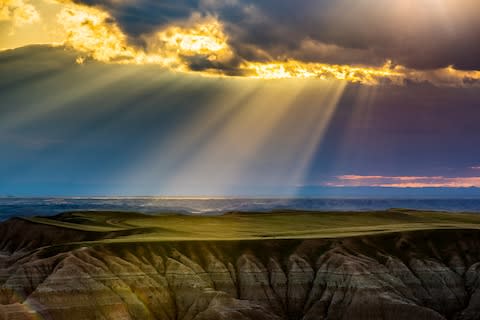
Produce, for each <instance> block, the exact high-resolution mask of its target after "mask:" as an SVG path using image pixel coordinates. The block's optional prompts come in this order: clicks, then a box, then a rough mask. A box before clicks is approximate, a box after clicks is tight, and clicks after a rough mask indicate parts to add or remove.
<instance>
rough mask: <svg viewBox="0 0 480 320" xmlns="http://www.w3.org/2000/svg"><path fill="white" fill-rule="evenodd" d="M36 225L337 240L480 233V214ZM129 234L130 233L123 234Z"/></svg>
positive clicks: (93, 219) (82, 220) (146, 218)
mask: <svg viewBox="0 0 480 320" xmlns="http://www.w3.org/2000/svg"><path fill="white" fill-rule="evenodd" d="M25 219H27V220H29V221H32V222H37V223H42V224H48V225H53V226H57V227H61V228H67V229H75V230H83V231H89V232H101V233H109V232H115V231H130V232H129V233H128V234H129V235H126V236H125V235H123V236H118V235H116V234H115V233H112V235H111V236H108V235H107V236H106V237H105V238H106V239H102V240H101V242H139V241H182V240H255V239H298V238H337V237H352V236H360V235H369V234H380V233H389V232H404V231H414V230H429V229H480V215H477V214H466V213H457V214H452V213H441V212H424V211H409V210H402V209H392V210H389V211H378V212H363V213H359V212H294V211H292V212H272V213H229V214H226V215H222V216H187V215H178V214H172V215H143V214H138V213H126V212H123V213H122V212H71V213H64V214H61V215H58V216H54V217H33V218H25ZM122 234H125V233H122Z"/></svg>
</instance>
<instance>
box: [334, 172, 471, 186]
mask: <svg viewBox="0 0 480 320" xmlns="http://www.w3.org/2000/svg"><path fill="white" fill-rule="evenodd" d="M327 185H328V186H333V187H394V188H427V187H438V188H440V187H445V188H469V187H480V177H443V176H363V175H342V176H338V177H336V180H335V181H331V182H328V183H327Z"/></svg>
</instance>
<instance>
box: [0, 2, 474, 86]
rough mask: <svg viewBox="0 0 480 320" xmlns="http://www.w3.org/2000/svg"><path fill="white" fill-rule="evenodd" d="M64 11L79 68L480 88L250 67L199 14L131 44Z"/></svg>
mask: <svg viewBox="0 0 480 320" xmlns="http://www.w3.org/2000/svg"><path fill="white" fill-rule="evenodd" d="M0 1H2V2H0V4H1V7H0V19H3V20H5V19H16V20H15V21H17V22H15V23H17V24H22V23H29V22H33V21H36V20H38V19H39V14H38V12H37V11H36V10H35V8H34V7H33V6H32V5H31V4H29V3H26V2H24V1H26V0H0ZM56 3H57V4H58V5H60V6H61V9H60V10H59V13H58V14H57V19H56V22H55V23H56V25H55V27H56V28H58V27H60V29H62V30H63V32H61V33H59V34H61V35H62V36H61V37H62V38H61V39H59V40H60V42H63V43H64V45H66V46H68V47H71V48H73V49H75V50H77V51H78V52H80V53H81V56H80V57H79V58H78V59H77V62H78V63H84V62H86V60H85V59H86V58H90V59H94V60H97V61H101V62H105V63H124V64H154V65H159V66H161V67H165V68H170V69H172V70H175V71H181V72H194V71H195V70H196V71H195V72H199V73H201V74H203V75H212V74H214V75H231V74H235V75H237V76H244V77H251V78H261V79H298V78H313V79H337V80H342V81H347V82H352V83H361V84H365V85H377V84H380V83H389V84H395V85H403V84H404V83H405V82H407V81H411V82H429V83H432V84H434V85H437V86H451V87H465V86H479V85H480V71H461V70H456V69H455V68H454V67H447V68H443V69H436V70H415V69H408V68H405V67H403V66H400V65H393V64H392V63H391V62H390V61H386V62H385V64H384V65H382V66H377V67H372V66H362V65H340V64H326V63H316V62H306V61H299V60H295V59H289V58H288V57H286V58H284V59H283V58H282V59H281V60H278V59H277V60H276V59H275V58H272V59H266V60H265V61H262V62H260V61H249V60H245V59H242V58H241V57H239V56H236V53H235V51H234V49H233V48H232V46H231V45H230V44H229V38H228V35H227V34H226V33H225V31H224V26H223V24H222V22H221V21H220V20H218V18H216V17H214V16H202V15H200V14H194V15H192V16H191V17H190V18H189V19H186V20H184V21H175V22H173V23H171V24H170V25H167V26H164V27H162V28H160V29H158V30H155V31H153V32H151V33H148V34H143V35H142V36H141V38H140V39H137V40H141V41H143V44H142V45H141V46H140V45H138V44H137V43H138V41H137V42H136V44H132V42H131V41H129V39H128V36H127V35H126V34H125V33H124V32H123V30H122V29H121V28H120V27H119V25H118V24H117V23H116V22H115V19H113V17H112V16H111V15H110V14H109V13H108V12H106V11H104V10H102V9H101V8H99V7H90V6H87V5H81V4H75V3H72V2H70V1H69V0H61V1H57V2H56Z"/></svg>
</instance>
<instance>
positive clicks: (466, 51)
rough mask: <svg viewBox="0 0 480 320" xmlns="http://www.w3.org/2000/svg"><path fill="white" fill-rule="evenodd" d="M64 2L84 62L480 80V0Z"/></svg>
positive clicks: (370, 79)
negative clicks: (85, 60) (479, 31)
mask: <svg viewBox="0 0 480 320" xmlns="http://www.w3.org/2000/svg"><path fill="white" fill-rule="evenodd" d="M4 1H5V0H4ZM7 1H9V2H12V1H14V0H7ZM15 1H16V3H17V2H18V3H20V2H21V1H20V0H15ZM37 1H45V0H37ZM58 3H59V4H60V5H61V6H62V8H61V10H60V12H59V13H58V15H57V23H58V25H60V26H61V27H62V28H63V29H64V30H65V35H66V36H65V39H62V40H63V42H64V43H65V44H67V45H68V46H71V47H73V48H75V49H76V50H79V51H80V52H83V53H84V54H85V57H83V58H82V59H80V60H79V61H84V58H88V57H90V58H93V59H95V60H99V61H103V62H117V63H136V64H145V63H152V64H159V65H162V66H164V67H169V68H171V69H174V70H179V71H195V72H202V73H205V74H221V75H235V76H247V77H257V78H321V79H340V80H347V81H350V82H358V83H363V84H379V83H393V84H405V83H407V82H430V83H432V84H434V85H438V86H455V87H462V86H478V85H480V83H479V80H480V71H479V70H480V58H479V57H480V43H479V42H478V41H477V40H478V39H477V36H478V34H477V32H475V30H479V29H480V20H479V19H477V16H476V13H477V12H479V10H480V4H479V3H478V1H476V0H456V1H454V0H416V1H413V0H406V1H405V0H392V1H387V2H385V1H382V2H378V1H373V0H359V1H355V2H354V3H352V1H348V0H337V1H333V0H321V1H318V0H315V1H314V0H300V1H289V0H276V1H273V0H257V1H251V0H224V1H220V0H182V1H174V0H166V1H155V0H75V1H74V2H71V1H70V0H59V2H58ZM28 6H31V5H30V4H26V3H24V5H23V7H24V8H27V7H28ZM29 8H30V7H29ZM32 8H33V7H32ZM30 9H31V8H30ZM30 11H31V10H30Z"/></svg>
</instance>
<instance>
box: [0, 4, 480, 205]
mask: <svg viewBox="0 0 480 320" xmlns="http://www.w3.org/2000/svg"><path fill="white" fill-rule="evenodd" d="M478 12H480V3H479V2H478V1H477V0H455V1H454V0H415V1H413V0H391V1H379V0H376V1H375V0H358V1H355V2H353V1H347V0H336V1H333V0H316V1H314V0H299V1H287V0H275V1H274V0H257V1H250V0H223V1H220V0H182V1H173V0H166V1H156V0H75V1H73V0H0V101H1V103H0V195H29V196H32V195H39V196H45V195H70V196H75V195H216V196H222V195H229V196H232V195H233V196H235V195H237V196H244V195H248V196H264V195H265V196H276V195H281V196H302V195H309V196H321V195H322V194H324V193H325V192H326V191H325V190H331V189H334V190H336V193H335V194H336V195H337V194H339V195H341V194H342V193H341V192H342V191H341V190H345V194H349V195H351V194H352V193H351V190H354V189H355V188H358V189H359V190H360V189H361V190H363V191H362V192H363V194H367V195H369V196H370V195H374V194H375V193H378V192H380V193H382V194H384V190H388V192H389V193H388V194H392V195H394V194H406V193H405V190H409V193H408V194H409V195H411V194H417V193H418V194H419V195H422V194H427V193H428V194H431V192H432V190H438V191H439V194H442V195H445V196H448V195H449V192H451V193H450V194H452V195H455V196H457V195H462V194H465V195H471V194H472V190H476V189H474V188H472V187H477V188H479V187H480V148H478V145H479V142H480V126H479V125H478V120H479V119H480V42H479V41H478V36H479V34H478V30H480V20H479V19H478V17H477V16H478ZM339 190H340V191H339ZM365 190H368V192H367V193H365ZM380 190H383V191H380ZM412 190H413V191H412ZM475 192H477V193H478V195H479V196H480V192H479V191H475ZM475 192H474V193H475Z"/></svg>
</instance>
